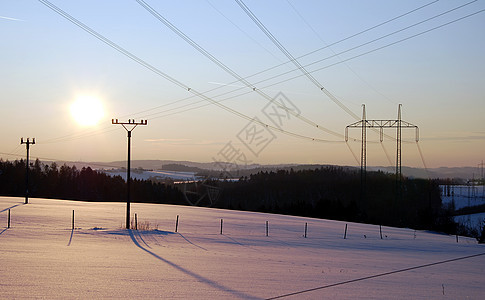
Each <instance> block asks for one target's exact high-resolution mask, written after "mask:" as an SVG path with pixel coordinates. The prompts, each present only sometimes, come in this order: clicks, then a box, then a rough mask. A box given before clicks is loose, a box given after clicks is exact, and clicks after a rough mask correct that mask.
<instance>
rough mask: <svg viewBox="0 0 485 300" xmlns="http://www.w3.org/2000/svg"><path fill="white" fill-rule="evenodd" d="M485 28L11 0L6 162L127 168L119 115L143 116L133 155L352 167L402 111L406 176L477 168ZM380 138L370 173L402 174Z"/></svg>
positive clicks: (288, 12) (420, 13)
mask: <svg viewBox="0 0 485 300" xmlns="http://www.w3.org/2000/svg"><path fill="white" fill-rule="evenodd" d="M244 8H245V9H244ZM61 14H64V16H61ZM248 14H249V15H251V16H252V18H251V17H250V16H249V15H248ZM66 18H70V20H71V21H69V20H68V19H66ZM76 22H78V23H77V25H76V24H74V23H76ZM257 22H259V23H258V24H257ZM258 25H259V26H258ZM81 27H83V28H84V29H82V28H81ZM484 29H485V1H483V0H479V1H451V0H441V1H432V0H429V1H414V0H413V1H384V0H381V1H370V0H369V1H358V0H354V1H296V0H286V1H285V0H281V1H272V0H269V1H255V0H251V1H250V0H244V1H242V0H237V1H218V0H205V1H202V0H201V1H154V0H144V1H142V0H139V1H135V0H133V1H128V0H125V1H115V0H109V1H108V0H107V1H94V0H86V1H60V0H52V1H43V0H41V1H34V0H3V1H0V37H1V43H0V55H1V59H0V61H1V65H0V77H1V88H0V101H1V103H2V108H1V110H0V117H1V118H0V124H1V127H2V134H1V137H2V142H1V144H0V157H2V158H3V159H4V160H6V159H8V160H15V159H19V158H23V157H25V145H20V138H21V137H23V138H24V139H25V138H28V137H29V138H35V139H36V144H35V145H33V146H32V147H31V157H32V158H34V159H35V158H37V157H38V158H40V159H41V160H63V161H98V162H110V161H118V160H126V151H127V150H126V148H127V137H126V136H127V134H126V131H125V129H123V128H122V127H121V126H120V125H112V124H111V119H118V120H119V121H120V122H122V121H123V122H125V121H128V119H135V120H136V121H140V120H142V119H143V120H145V119H146V120H147V123H148V124H147V125H146V126H139V127H137V128H136V129H135V130H134V131H133V138H132V159H162V160H165V159H167V160H190V161H199V162H212V161H230V162H235V163H239V164H241V165H243V164H246V163H261V164H279V163H322V164H337V165H358V164H359V162H358V159H359V157H360V142H359V140H360V137H361V131H360V129H358V128H350V129H349V140H348V143H346V142H345V138H344V134H345V127H346V126H347V125H350V124H352V123H355V122H357V121H359V120H360V118H361V117H362V104H365V108H366V114H367V119H379V120H387V119H389V120H395V119H396V118H397V111H398V105H399V104H402V120H404V121H407V122H409V123H411V124H413V125H416V126H418V127H419V143H418V145H417V144H416V142H415V138H416V136H415V130H414V129H408V128H405V129H403V147H402V149H403V150H402V164H403V165H406V166H413V167H423V166H424V163H426V165H427V167H440V166H447V167H454V166H477V165H478V164H479V163H480V162H481V161H482V160H484V159H485V154H484V149H485V119H484V118H485V55H484V53H485V34H484ZM263 30H266V34H265V32H264V31H263ZM88 31H89V32H88ZM267 34H268V35H270V36H271V37H272V38H273V40H271V39H270V38H269V37H268V36H267ZM291 57H293V58H295V59H296V60H295V61H294V62H290V61H289V60H290V58H291ZM297 65H298V66H297ZM241 79H242V80H241ZM322 88H323V89H322ZM271 101H272V102H271ZM75 103H77V104H75ZM275 103H278V104H275ZM284 107H286V108H287V110H286V111H285V110H284V109H283V108H284ZM252 118H256V119H257V120H258V121H251V119H252ZM317 125H318V127H317ZM384 133H385V135H384V141H383V142H382V143H380V140H379V132H378V131H377V130H376V131H373V130H370V129H369V130H368V132H367V138H368V149H367V154H368V156H367V164H368V165H369V166H371V165H393V164H395V158H396V154H395V152H396V140H395V138H396V130H395V129H386V130H384ZM420 149H421V153H422V156H421V155H420V151H419V150H420ZM423 161H424V162H423Z"/></svg>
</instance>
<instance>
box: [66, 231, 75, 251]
mask: <svg viewBox="0 0 485 300" xmlns="http://www.w3.org/2000/svg"><path fill="white" fill-rule="evenodd" d="M73 235H74V228H73V229H71V237H70V238H69V243H67V246H68V247H69V246H71V242H72V236H73Z"/></svg>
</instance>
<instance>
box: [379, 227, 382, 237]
mask: <svg viewBox="0 0 485 300" xmlns="http://www.w3.org/2000/svg"><path fill="white" fill-rule="evenodd" d="M379 233H380V234H381V240H382V225H379Z"/></svg>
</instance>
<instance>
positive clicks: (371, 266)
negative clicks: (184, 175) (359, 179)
mask: <svg viewBox="0 0 485 300" xmlns="http://www.w3.org/2000/svg"><path fill="white" fill-rule="evenodd" d="M23 201H24V200H23V199H22V198H12V197H0V224H2V227H0V265H1V268H0V276H1V279H0V298H2V299H5V298H9V299H11V298H63V299H64V298H125V299H127V298H131V299H133V298H148V299H152V298H179V299H215V298H217V299H237V298H241V299H262V298H271V297H276V296H279V295H284V294H287V293H294V292H298V291H303V290H307V289H315V288H319V289H316V290H313V291H308V292H306V293H302V294H297V295H294V296H289V297H285V298H286V299H322V298H331V299H352V298H355V299H436V298H446V299H484V298H485V291H484V290H483V286H484V285H485V247H484V246H483V245H479V244H477V242H476V240H474V239H470V238H466V237H459V239H458V243H457V241H456V237H455V236H448V235H443V234H436V233H432V232H426V231H415V230H412V229H401V228H390V227H382V233H383V239H381V238H380V234H379V226H376V225H366V224H356V223H346V222H339V221H330V220H320V219H311V218H301V217H292V216H282V215H270V214H262V213H252V212H239V211H229V210H219V209H210V208H197V207H185V206H172V205H159V204H139V203H133V204H132V207H131V211H132V212H133V213H136V214H137V217H138V220H139V223H145V224H147V223H149V225H150V227H151V228H152V229H150V230H144V231H141V230H140V231H135V230H126V229H123V222H124V219H125V208H126V204H124V203H89V202H77V201H64V200H48V199H30V203H29V204H27V205H24V204H23ZM9 208H10V210H11V228H7V215H8V209H9ZM73 210H74V211H75V229H74V230H73V229H72V227H71V226H72V223H71V222H72V219H71V218H72V211H73ZM177 215H178V216H179V226H178V232H174V230H175V220H176V217H177ZM221 219H223V234H220V225H221V222H220V220H221ZM266 221H268V224H269V236H266V225H265V224H266ZM305 223H308V237H307V238H304V237H303V234H304V226H305ZM346 224H347V225H348V231H347V237H346V239H344V238H343V234H344V229H345V225H346ZM470 255H479V256H475V257H470V258H467V259H462V260H458V261H449V262H446V263H441V264H436V265H431V266H426V267H422V268H415V269H409V270H407V271H406V270H405V269H408V268H412V267H419V266H423V265H427V264H430V263H435V262H442V261H446V260H450V259H455V258H463V257H466V256H470ZM400 270H403V271H400ZM393 271H396V272H394V273H390V272H393ZM379 274H381V275H382V276H375V277H374V275H379ZM384 274H387V275H384ZM368 277H370V278H368ZM365 278H367V279H365Z"/></svg>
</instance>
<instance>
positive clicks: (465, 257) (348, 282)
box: [266, 253, 485, 300]
mask: <svg viewBox="0 0 485 300" xmlns="http://www.w3.org/2000/svg"><path fill="white" fill-rule="evenodd" d="M483 255H485V253H479V254H473V255H467V256H462V257H458V258H452V259H447V260H442V261H438V262H434V263H429V264H424V265H419V266H414V267H409V268H404V269H400V270H395V271H389V272H384V273H380V274H376V275H370V276H365V277H360V278H356V279H351V280H346V281H341V282H337V283H332V284H327V285H324V286H319V287H316V288H311V289H306V290H301V291H298V292H293V293H288V294H284V295H280V296H276V297H271V298H266V300H272V299H281V298H285V297H289V296H296V295H300V294H303V293H308V292H313V291H318V290H323V289H327V288H331V287H335V286H339V285H346V284H350V283H354V282H358V281H363V280H368V279H374V278H378V277H385V276H389V275H393V274H397V273H403V272H408V271H412V270H417V269H423V268H427V267H432V266H436V265H442V264H448V263H451V262H455V261H460V260H466V259H470V258H474V257H479V256H483Z"/></svg>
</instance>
